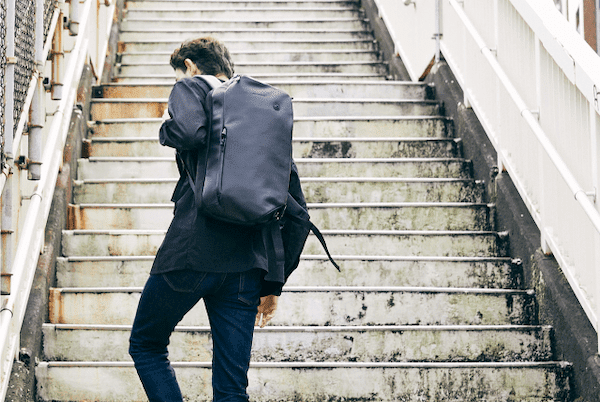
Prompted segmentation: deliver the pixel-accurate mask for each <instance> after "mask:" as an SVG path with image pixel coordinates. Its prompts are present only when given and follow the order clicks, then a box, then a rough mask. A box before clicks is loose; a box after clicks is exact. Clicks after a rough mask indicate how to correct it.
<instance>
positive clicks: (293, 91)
mask: <svg viewBox="0 0 600 402" xmlns="http://www.w3.org/2000/svg"><path fill="white" fill-rule="evenodd" d="M299 54H305V53H299ZM267 59H268V60H270V58H267ZM167 60H168V56H167ZM268 84H271V85H273V86H275V87H277V88H279V89H281V90H283V91H285V92H287V93H288V94H289V95H290V96H291V97H293V98H350V99H353V98H363V99H364V98H375V99H381V98H390V99H405V100H426V99H430V98H431V97H432V96H433V88H432V87H430V86H428V85H423V84H420V83H412V82H402V81H374V82H361V81H354V82H326V81H313V82H294V81H274V82H268ZM172 88H173V82H164V83H162V84H154V85H125V84H104V85H99V86H96V87H94V97H95V98H168V97H169V95H170V93H171V89H172Z"/></svg>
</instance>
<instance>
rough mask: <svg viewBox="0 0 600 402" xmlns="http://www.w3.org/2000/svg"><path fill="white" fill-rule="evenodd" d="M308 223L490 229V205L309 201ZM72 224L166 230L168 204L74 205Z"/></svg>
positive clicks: (381, 227) (339, 226)
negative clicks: (309, 219)
mask: <svg viewBox="0 0 600 402" xmlns="http://www.w3.org/2000/svg"><path fill="white" fill-rule="evenodd" d="M308 207H309V211H310V215H311V220H312V222H313V223H314V224H315V225H317V227H319V228H321V229H334V230H351V229H358V230H478V231H485V230H490V229H491V227H490V208H489V207H488V205H486V204H471V203H385V204H384V203H349V204H339V203H338V204H309V205H308ZM75 211H76V212H75V216H74V220H75V222H74V227H73V229H82V230H86V229H90V230H102V229H117V230H120V229H139V230H155V229H164V230H166V229H167V228H168V227H169V224H170V223H171V220H172V219H173V203H168V204H78V205H76V207H75Z"/></svg>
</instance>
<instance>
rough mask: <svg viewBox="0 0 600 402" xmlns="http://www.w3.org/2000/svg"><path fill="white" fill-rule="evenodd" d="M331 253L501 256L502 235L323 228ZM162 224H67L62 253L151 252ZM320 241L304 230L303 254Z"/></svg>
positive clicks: (314, 249)
mask: <svg viewBox="0 0 600 402" xmlns="http://www.w3.org/2000/svg"><path fill="white" fill-rule="evenodd" d="M322 232H323V235H324V236H325V238H326V241H327V245H328V247H329V250H330V251H331V253H332V254H335V255H362V256H440V257H449V256H453V257H504V256H506V255H507V254H506V248H507V241H508V239H507V236H506V235H504V234H499V233H496V232H472V231H444V232H442V231H399V230H398V231H394V230H388V231H384V230H372V231H371V230H347V231H343V230H339V231H334V230H324V231H322ZM164 237H165V231H164V230H143V231H142V230H66V231H63V238H62V253H63V255H64V256H73V257H75V256H139V255H155V254H156V252H157V251H158V247H159V246H160V244H161V243H162V241H163V238H164ZM321 254H323V247H322V246H321V243H319V241H318V240H317V239H316V238H315V237H314V236H312V235H309V236H308V239H307V242H306V246H305V248H304V255H321Z"/></svg>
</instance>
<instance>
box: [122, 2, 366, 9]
mask: <svg viewBox="0 0 600 402" xmlns="http://www.w3.org/2000/svg"><path fill="white" fill-rule="evenodd" d="M358 6H359V4H358V2H356V1H304V0H300V1H281V0H280V1H226V0H224V1H193V2H191V1H151V2H144V1H128V2H127V4H126V6H125V7H126V8H127V9H128V10H144V9H153V10H157V9H159V10H173V9H177V8H185V9H189V8H194V7H195V8H198V9H204V10H206V9H210V10H228V9H235V8H239V9H241V8H267V9H269V8H277V9H284V10H285V9H288V8H292V9H297V8H306V9H311V8H312V9H315V8H321V9H336V8H337V9H339V8H342V9H348V8H357V7H358Z"/></svg>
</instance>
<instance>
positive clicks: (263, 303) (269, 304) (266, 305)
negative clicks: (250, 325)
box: [254, 295, 279, 328]
mask: <svg viewBox="0 0 600 402" xmlns="http://www.w3.org/2000/svg"><path fill="white" fill-rule="evenodd" d="M278 299H279V296H273V295H269V296H263V297H261V298H260V306H258V314H256V321H255V323H254V325H260V327H261V328H264V327H265V325H267V324H268V323H269V321H271V319H272V318H273V317H274V316H275V310H277V301H278Z"/></svg>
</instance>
